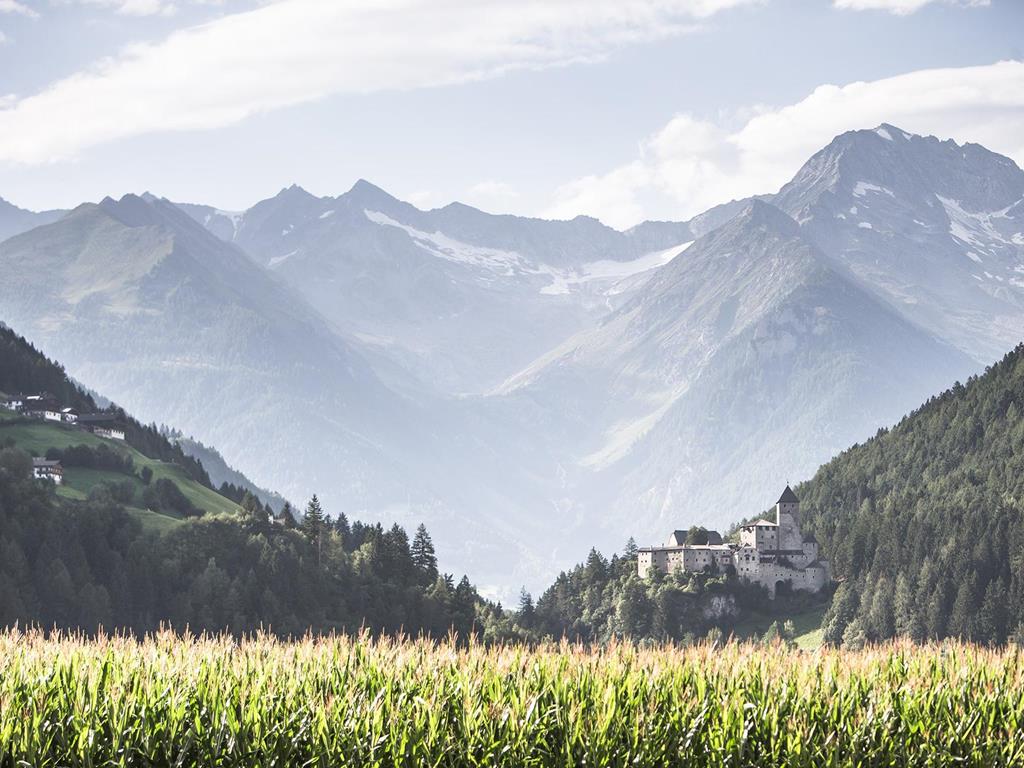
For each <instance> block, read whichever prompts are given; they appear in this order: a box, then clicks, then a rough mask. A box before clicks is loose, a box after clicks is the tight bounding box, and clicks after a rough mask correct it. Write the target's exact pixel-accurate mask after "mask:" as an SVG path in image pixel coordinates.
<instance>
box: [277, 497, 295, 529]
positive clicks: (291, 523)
mask: <svg viewBox="0 0 1024 768" xmlns="http://www.w3.org/2000/svg"><path fill="white" fill-rule="evenodd" d="M281 523H282V525H284V527H285V528H289V529H291V528H297V527H298V525H299V524H298V522H297V521H296V520H295V513H294V512H292V505H291V504H289V503H288V502H287V501H286V502H285V503H284V506H283V507H281Z"/></svg>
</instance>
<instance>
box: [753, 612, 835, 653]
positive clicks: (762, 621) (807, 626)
mask: <svg viewBox="0 0 1024 768" xmlns="http://www.w3.org/2000/svg"><path fill="white" fill-rule="evenodd" d="M827 608H828V606H827V605H819V606H816V607H814V608H810V609H808V610H806V611H802V612H800V613H794V614H792V615H789V616H772V615H768V614H754V615H752V616H750V617H748V618H746V619H744V620H743V621H741V622H739V623H738V624H737V625H736V628H735V630H734V634H735V635H736V637H738V638H741V639H748V638H751V637H753V636H754V635H763V634H764V633H765V632H767V631H768V627H770V626H771V625H772V622H773V621H778V622H779V624H780V625H781V624H782V623H783V622H784V621H786V620H787V619H788V620H789V621H792V622H793V625H794V626H795V627H796V644H797V646H798V647H800V648H803V649H805V650H813V649H815V648H817V647H818V646H820V645H821V619H822V616H824V615H825V610H826V609H827Z"/></svg>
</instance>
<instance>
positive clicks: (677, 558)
mask: <svg viewBox="0 0 1024 768" xmlns="http://www.w3.org/2000/svg"><path fill="white" fill-rule="evenodd" d="M685 539H686V534H685V532H683V531H674V532H673V533H672V535H671V536H670V537H669V540H668V543H667V544H666V545H665V546H661V547H644V548H642V549H640V550H638V551H637V573H638V574H639V575H640V576H641V577H646V576H647V575H648V574H649V573H650V571H651V569H652V568H655V569H657V570H659V571H661V572H663V573H672V572H673V571H678V570H682V571H691V572H695V571H703V570H705V569H707V568H711V567H712V566H714V567H717V568H718V569H720V570H722V569H725V568H727V567H730V566H731V567H732V568H735V570H736V574H737V575H738V576H739V577H740V578H742V579H744V580H746V581H749V582H753V583H755V584H761V585H763V586H764V587H766V588H767V590H768V594H769V595H770V596H771V597H772V598H774V597H775V592H776V589H777V588H778V587H779V585H782V584H788V585H789V586H790V587H792V589H795V590H801V591H806V592H817V591H819V590H820V589H822V588H823V587H824V586H826V585H827V584H828V583H829V581H830V580H831V575H830V572H829V566H828V563H827V562H826V561H824V560H821V559H820V558H819V557H818V542H817V541H815V539H814V537H813V536H804V535H803V533H802V532H801V530H800V500H799V499H798V498H797V497H796V494H795V493H793V489H792V488H790V487H789V486H788V485H787V486H786V490H785V491H784V492H783V493H782V496H781V497H780V498H779V500H778V502H777V503H776V504H775V522H772V521H770V520H758V521H757V522H754V523H750V524H749V525H745V526H743V527H742V528H741V529H740V541H739V543H738V544H723V543H721V537H720V536H718V534H717V533H715V532H714V531H710V532H709V537H708V540H709V543H707V544H686V543H685Z"/></svg>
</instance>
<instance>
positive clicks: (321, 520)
mask: <svg viewBox="0 0 1024 768" xmlns="http://www.w3.org/2000/svg"><path fill="white" fill-rule="evenodd" d="M326 529H327V516H326V515H325V514H324V508H323V507H322V506H321V505H320V499H318V498H317V495H316V494H315V493H314V494H313V498H311V499H310V500H309V503H308V504H306V514H305V516H304V517H303V518H302V532H303V533H304V534H305V535H306V538H307V539H309V541H310V542H311V543H312V544H313V546H314V547H316V564H317V567H318V568H319V567H320V566H321V565H323V552H324V532H325V531H326Z"/></svg>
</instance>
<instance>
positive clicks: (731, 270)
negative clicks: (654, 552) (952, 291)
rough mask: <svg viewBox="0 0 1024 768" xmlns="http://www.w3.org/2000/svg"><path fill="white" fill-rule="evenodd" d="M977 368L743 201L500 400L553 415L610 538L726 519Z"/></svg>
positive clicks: (581, 495)
mask: <svg viewBox="0 0 1024 768" xmlns="http://www.w3.org/2000/svg"><path fill="white" fill-rule="evenodd" d="M973 367H974V363H973V361H972V360H971V359H970V358H969V357H967V356H966V355H965V354H963V353H962V352H960V351H959V350H957V349H955V348H954V347H952V346H951V345H949V344H947V343H945V342H943V341H941V340H940V339H937V338H936V337H934V336H932V335H931V334H929V333H927V332H926V331H924V330H922V329H921V328H920V327H918V326H917V325H915V324H914V323H912V322H911V321H910V320H908V319H906V318H904V317H901V316H900V315H899V314H898V313H897V312H895V311H894V310H893V309H891V308H890V307H889V306H888V305H886V304H885V303H884V302H883V301H882V300H880V299H879V298H877V297H876V296H874V295H873V294H872V293H871V292H870V291H868V290H866V289H865V288H864V287H862V286H860V285H859V284H858V283H857V282H856V281H855V280H853V279H851V278H850V277H849V276H848V275H847V274H845V273H844V272H843V271H841V270H839V269H837V268H836V267H835V266H834V264H833V263H832V261H831V260H830V259H829V258H828V257H827V256H826V255H825V254H823V253H822V252H821V251H820V250H819V249H818V248H817V247H816V246H815V245H814V244H813V243H811V242H810V241H808V240H807V238H805V237H804V235H803V233H802V230H801V227H800V226H799V225H798V224H797V223H796V222H795V221H794V220H793V219H791V218H790V217H788V216H787V215H786V214H784V213H783V212H782V211H780V210H779V209H777V208H775V207H774V206H772V205H770V204H768V203H763V202H760V201H753V202H752V203H750V204H748V206H747V208H746V209H745V210H744V211H743V212H742V213H741V214H739V215H738V216H736V217H735V218H733V219H731V220H730V221H729V222H728V223H726V224H725V225H723V226H722V227H720V228H719V229H717V230H714V231H712V232H711V233H709V234H707V235H705V236H704V237H702V238H700V239H698V240H697V242H696V243H694V245H693V246H691V247H690V248H689V250H687V252H686V255H685V258H682V259H677V260H675V261H673V262H672V263H671V264H669V265H667V266H666V267H664V268H662V269H661V270H660V271H659V272H658V273H657V274H656V276H655V277H653V278H652V279H651V281H650V282H649V283H648V284H647V285H646V286H645V287H644V288H643V289H642V290H641V291H640V292H639V293H638V294H637V295H636V296H635V297H634V298H633V299H631V300H630V301H629V302H627V303H626V304H625V305H624V306H623V307H621V308H620V309H618V310H617V311H615V312H613V313H611V314H610V315H609V316H608V317H607V318H605V319H604V320H603V321H602V322H601V323H600V324H599V325H598V326H597V327H595V328H593V329H590V330H588V331H585V332H583V333H581V334H578V335H577V336H574V337H573V338H571V339H569V340H568V341H567V342H565V343H564V344H563V345H561V346H560V347H559V348H558V349H556V350H555V351H554V352H553V353H551V354H549V355H547V356H546V357H545V358H544V359H542V360H541V361H539V362H538V363H537V364H536V365H534V366H532V367H530V368H528V369H526V370H524V371H523V372H521V373H520V374H519V375H517V376H516V377H514V378H512V379H510V380H509V381H508V382H506V384H505V385H504V386H503V387H502V388H501V389H500V390H499V391H498V392H497V393H496V394H495V397H503V398H508V399H512V400H514V401H518V402H520V403H521V407H520V409H519V410H520V412H521V413H523V414H524V428H525V427H526V423H528V422H529V421H532V420H535V419H539V418H541V417H540V416H538V412H540V413H543V414H544V415H545V418H558V419H559V423H560V425H561V426H560V429H559V430H558V431H559V432H560V433H562V434H566V435H568V436H569V441H568V442H569V443H570V444H572V445H573V446H574V447H575V448H576V453H575V454H574V456H573V460H574V467H573V471H572V472H570V473H568V475H567V477H568V478H569V479H568V483H569V486H568V490H569V493H568V494H567V495H568V496H569V497H570V498H571V499H572V500H573V504H574V505H579V506H580V507H581V510H580V513H579V514H580V517H582V518H583V519H586V520H589V521H592V522H593V521H600V522H599V523H597V524H596V525H597V527H598V528H603V529H605V531H606V532H605V533H604V534H603V535H602V536H601V540H602V543H606V545H613V544H614V543H615V542H616V541H617V538H621V533H622V531H624V530H628V529H629V527H630V526H633V530H635V531H638V532H651V533H650V534H648V535H651V534H653V535H657V534H658V533H659V532H660V531H661V530H662V529H665V530H668V529H671V528H673V527H679V525H681V524H683V523H687V524H689V523H695V522H703V523H707V524H714V525H722V524H724V523H727V522H729V521H730V520H735V519H737V518H738V516H740V515H742V514H743V511H744V510H752V509H756V508H757V507H756V506H754V505H756V504H757V503H758V500H759V498H760V496H762V495H763V488H765V487H769V486H770V485H771V483H772V482H776V483H777V482H778V480H779V478H785V477H802V476H806V475H809V474H810V473H811V472H813V470H814V468H815V467H816V466H817V465H818V464H819V463H820V462H821V460H823V459H824V458H826V457H827V456H828V455H830V454H832V453H834V452H836V451H838V450H840V449H841V448H842V447H843V446H844V445H846V444H848V443H850V442H854V441H855V440H858V439H861V438H863V437H864V436H866V435H867V434H869V433H870V431H873V429H874V427H875V425H879V424H887V423H890V422H892V421H893V420H895V419H896V418H899V416H901V415H902V414H903V413H905V412H906V411H907V410H908V409H909V408H911V407H912V406H913V404H914V403H916V402H919V401H920V400H922V399H923V398H924V397H926V396H927V394H928V393H930V392H934V391H936V390H938V389H941V387H942V386H944V385H946V384H948V383H949V382H950V381H953V380H954V379H956V378H957V377H958V376H964V375H966V374H967V373H969V372H970V371H971V370H972V369H973ZM897 372H898V375H897Z"/></svg>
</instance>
